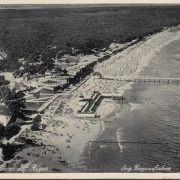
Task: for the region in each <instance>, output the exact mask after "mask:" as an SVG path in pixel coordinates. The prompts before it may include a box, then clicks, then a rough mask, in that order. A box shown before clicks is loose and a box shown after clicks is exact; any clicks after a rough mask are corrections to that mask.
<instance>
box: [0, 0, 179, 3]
mask: <svg viewBox="0 0 180 180" xmlns="http://www.w3.org/2000/svg"><path fill="white" fill-rule="evenodd" d="M104 3H110V4H112V3H120V4H124V3H125V4H126V3H133V4H136V3H138V4H139V3H143V4H144V3H148V4H161V3H162V4H164V3H168V4H180V0H0V4H104Z"/></svg>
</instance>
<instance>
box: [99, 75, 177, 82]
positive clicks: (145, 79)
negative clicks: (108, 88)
mask: <svg viewBox="0 0 180 180" xmlns="http://www.w3.org/2000/svg"><path fill="white" fill-rule="evenodd" d="M101 79H105V80H111V81H112V80H116V81H126V82H144V83H145V82H149V83H150V82H154V83H155V82H159V83H180V78H159V77H157V78H156V77H106V76H104V77H102V78H101Z"/></svg>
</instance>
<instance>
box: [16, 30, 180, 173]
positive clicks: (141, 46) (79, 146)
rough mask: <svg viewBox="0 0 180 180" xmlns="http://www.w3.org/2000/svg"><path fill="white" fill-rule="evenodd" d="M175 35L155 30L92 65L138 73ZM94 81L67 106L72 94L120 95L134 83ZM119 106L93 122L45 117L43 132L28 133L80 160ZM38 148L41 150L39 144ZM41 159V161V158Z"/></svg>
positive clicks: (66, 157)
mask: <svg viewBox="0 0 180 180" xmlns="http://www.w3.org/2000/svg"><path fill="white" fill-rule="evenodd" d="M171 29H172V28H171ZM177 34H179V35H180V32H175V33H174V35H173V34H172V33H171V32H170V29H168V30H165V31H163V32H160V33H156V34H155V35H152V37H150V38H149V37H148V39H145V40H142V41H141V42H138V43H137V44H135V45H132V46H130V47H128V48H127V49H125V50H123V51H122V52H119V53H117V54H115V55H113V56H111V57H110V58H109V59H108V60H106V61H104V62H102V63H99V64H98V65H97V66H96V67H95V71H98V72H101V73H102V74H107V75H115V76H129V75H132V76H134V75H135V76H137V75H138V76H139V75H140V73H141V71H142V70H143V69H144V68H145V67H146V66H148V65H149V63H150V61H151V60H152V58H153V57H154V55H155V54H156V53H157V51H158V50H160V49H161V48H162V47H163V46H165V45H167V44H169V43H170V42H173V41H175V40H176V39H177V38H179V37H178V35H177ZM147 46H148V47H147ZM143 51H144V52H143ZM144 59H146V61H144ZM121 67H123V68H121ZM113 70H114V71H113ZM114 72H115V73H114ZM93 83H94V85H93V86H92V77H90V78H89V79H88V80H87V81H86V82H85V83H84V84H83V85H82V86H81V87H80V88H79V89H77V90H76V91H75V92H74V94H73V96H72V97H71V99H70V100H69V102H68V103H67V104H68V106H69V105H70V104H71V102H72V101H71V100H72V99H73V98H74V97H76V96H78V95H80V94H81V93H84V94H85V95H87V94H91V92H92V91H93V90H101V91H106V90H107V91H110V92H111V91H112V90H114V91H117V92H119V93H121V94H122V95H123V94H124V92H125V91H126V90H127V89H131V88H132V87H131V85H132V84H133V83H132V84H131V83H120V84H118V83H117V82H112V85H111V84H110V83H109V82H105V83H104V82H102V80H98V79H96V80H94V81H93ZM109 86H110V88H109ZM73 102H74V101H73ZM72 104H73V103H72ZM74 104H75V103H74ZM112 104H113V103H112ZM107 109H109V108H108V106H107V103H105V106H104V108H103V107H102V106H101V110H100V111H101V112H103V111H104V112H107ZM119 109H120V108H119ZM119 109H118V107H115V109H114V110H113V108H112V110H111V111H110V110H109V112H107V114H106V115H104V117H103V115H102V119H103V121H101V122H100V121H99V122H98V123H97V124H95V125H93V124H91V123H89V121H88V120H83V119H82V120H80V121H79V120H78V119H73V118H72V117H71V118H69V117H67V116H66V117H65V116H64V117H63V116H58V117H53V118H54V119H50V120H49V119H48V118H47V119H46V123H47V124H48V126H47V129H46V130H45V132H43V131H40V132H39V133H36V132H35V133H34V132H33V133H32V134H31V135H32V136H35V139H36V141H38V142H39V143H40V142H43V143H44V144H46V146H50V145H51V146H54V148H52V149H53V150H52V152H53V151H55V150H54V149H59V150H60V151H61V152H60V153H59V151H57V153H59V156H61V158H62V159H63V160H65V161H67V162H70V164H71V165H72V164H73V163H75V164H77V162H80V161H81V155H82V153H83V152H84V150H85V146H86V145H87V143H88V142H89V141H94V140H96V139H97V138H98V137H100V136H101V134H102V133H103V131H104V126H103V124H102V123H104V121H105V119H107V118H108V117H109V116H111V115H112V116H114V114H113V113H116V112H117V111H118V110H119ZM53 121H54V122H53ZM43 122H44V120H43ZM82 122H84V123H82ZM86 123H87V124H88V126H89V128H90V129H89V132H88V130H87V129H88V128H87V129H85V130H84V128H85V125H87V124H86ZM56 125H57V126H56ZM63 127H64V128H63ZM78 127H79V128H78ZM62 134H63V136H62ZM73 134H74V137H73V138H72V139H71V138H70V136H71V137H72V136H73ZM49 137H51V138H52V139H49ZM28 138H29V136H28ZM68 139H70V141H71V142H70V143H68V144H67V140H68ZM79 140H81V141H79ZM68 146H69V147H70V148H69V147H68ZM88 146H89V143H88ZM119 147H120V145H119ZM37 149H38V148H37ZM39 149H41V147H40V148H39ZM42 149H43V148H42ZM120 150H121V147H120ZM23 151H24V152H19V153H18V156H22V157H24V159H28V162H29V161H32V160H34V161H37V159H36V158H35V157H30V158H27V153H29V151H28V150H23ZM40 153H41V150H38V152H37V154H40ZM51 156H52V157H51ZM53 156H54V157H53ZM49 158H53V160H54V161H57V160H55V159H56V158H57V159H58V155H55V154H54V153H51V152H50V151H49V154H48V155H47V157H46V156H44V159H46V160H47V159H49ZM41 160H42V158H41ZM47 161H48V160H47ZM42 162H44V161H43V160H42ZM42 162H38V161H37V163H39V164H43V163H42ZM47 164H48V166H49V167H50V168H51V169H52V166H53V165H52V164H49V163H47ZM54 165H55V166H57V165H58V163H54ZM62 169H63V170H64V171H66V170H65V169H66V168H62ZM71 169H73V167H71ZM76 170H77V169H76Z"/></svg>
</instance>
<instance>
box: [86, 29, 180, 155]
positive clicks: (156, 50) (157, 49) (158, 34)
mask: <svg viewBox="0 0 180 180" xmlns="http://www.w3.org/2000/svg"><path fill="white" fill-rule="evenodd" d="M178 27H179V26H178ZM178 27H177V28H178ZM171 29H172V28H170V29H168V30H165V31H163V32H161V33H157V34H155V35H153V36H152V37H151V38H149V39H148V40H149V41H150V42H151V41H153V40H154V38H158V36H160V37H159V38H161V39H162V37H163V36H166V32H167V33H169V31H171ZM174 34H175V35H174V36H173V37H172V38H171V36H170V37H168V38H169V39H168V38H167V41H166V40H165V42H162V43H160V45H158V46H157V47H154V49H152V50H151V52H149V57H148V58H147V59H146V61H145V62H143V63H142V64H141V63H139V66H137V70H136V71H135V73H134V75H135V76H137V75H138V76H140V75H141V72H142V71H143V70H144V68H145V67H147V66H148V65H149V63H150V62H151V61H152V59H153V58H154V57H155V55H156V53H158V52H159V51H160V50H161V49H162V48H163V47H164V46H166V45H168V44H170V43H171V42H173V41H176V40H177V39H179V38H180V36H178V34H179V35H180V32H174ZM148 40H146V41H145V42H140V45H139V43H138V44H136V45H133V46H136V47H135V48H140V47H138V46H141V44H146V43H147V41H148ZM130 49H131V47H130ZM125 51H126V50H125ZM122 53H123V52H122ZM146 56H147V55H146ZM143 58H144V56H141V61H140V62H142V59H143ZM133 84H134V83H127V84H126V85H125V86H126V88H125V87H124V86H122V87H120V88H119V89H120V90H121V93H122V95H123V94H124V93H125V92H126V90H129V89H131V88H132V85H133ZM129 105H130V106H131V111H134V110H135V109H136V108H137V107H136V106H137V105H136V104H133V103H129ZM120 109H121V108H117V107H116V110H115V111H114V112H116V111H118V110H120ZM111 114H112V113H109V114H107V115H106V116H105V117H104V118H103V119H104V121H105V119H106V117H107V116H108V115H111ZM114 115H115V114H112V115H111V117H113V116H114ZM104 121H103V122H104ZM104 131H105V126H104V125H103V127H102V130H101V132H100V134H99V135H98V136H97V137H96V138H95V139H93V140H92V141H94V140H96V139H98V138H99V137H100V136H101V134H102V133H103V132H104ZM119 131H120V129H118V132H119ZM116 137H117V141H118V146H119V148H120V152H122V151H123V146H122V145H121V144H120V141H119V139H120V138H121V137H120V133H119V134H118V133H116ZM92 143H93V142H91V144H90V145H89V147H90V148H89V152H88V154H89V157H90V151H91V146H92Z"/></svg>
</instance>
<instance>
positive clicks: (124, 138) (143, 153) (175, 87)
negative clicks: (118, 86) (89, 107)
mask: <svg viewBox="0 0 180 180" xmlns="http://www.w3.org/2000/svg"><path fill="white" fill-rule="evenodd" d="M179 47H180V41H174V42H172V43H170V44H168V45H167V46H165V47H163V48H162V50H161V51H160V52H158V53H157V54H156V56H155V57H154V58H153V61H152V62H151V63H150V64H149V66H148V67H146V68H145V69H144V71H143V72H142V74H141V75H142V76H150V77H180V71H179V70H180V49H179ZM179 92H180V84H177V83H174V84H172V83H170V84H168V83H157V82H156V83H152V82H151V83H143V82H142V83H136V84H133V86H132V89H131V90H127V91H125V94H124V96H125V97H126V101H125V102H124V103H123V104H121V105H122V107H123V108H122V109H121V110H119V111H118V112H117V113H116V114H114V116H112V117H110V118H111V119H112V120H113V121H108V122H105V130H104V131H103V132H102V134H101V136H100V137H98V138H97V139H96V142H93V143H92V145H91V151H90V154H91V155H90V159H89V160H88V161H87V163H88V170H89V171H91V172H92V171H98V172H128V167H129V171H130V172H139V171H135V170H134V166H135V165H140V166H141V167H146V168H150V167H151V168H152V167H155V166H159V167H163V166H164V167H165V168H167V167H169V168H171V171H169V170H167V169H166V170H162V169H161V170H160V169H156V171H155V172H164V173H165V172H179V171H180V163H179V161H180V111H179V109H180V93H179ZM110 118H108V119H107V120H109V119H110ZM123 166H126V167H127V168H122V167H123ZM144 172H152V171H151V170H147V171H144Z"/></svg>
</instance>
